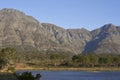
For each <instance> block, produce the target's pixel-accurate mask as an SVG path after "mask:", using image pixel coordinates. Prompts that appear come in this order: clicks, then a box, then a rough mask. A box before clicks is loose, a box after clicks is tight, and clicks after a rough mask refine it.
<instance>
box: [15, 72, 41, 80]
mask: <svg viewBox="0 0 120 80" xmlns="http://www.w3.org/2000/svg"><path fill="white" fill-rule="evenodd" d="M16 76H17V78H18V79H19V80H40V78H41V75H40V74H36V76H35V77H34V75H32V73H31V72H23V73H22V74H21V75H16Z"/></svg>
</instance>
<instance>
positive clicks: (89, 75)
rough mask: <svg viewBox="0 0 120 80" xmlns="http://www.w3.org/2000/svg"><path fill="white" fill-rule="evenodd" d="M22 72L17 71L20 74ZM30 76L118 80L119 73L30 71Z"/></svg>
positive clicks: (54, 79)
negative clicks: (38, 74)
mask: <svg viewBox="0 0 120 80" xmlns="http://www.w3.org/2000/svg"><path fill="white" fill-rule="evenodd" d="M21 72H24V71H17V73H21ZM31 72H32V74H34V75H35V74H37V73H40V74H41V75H42V77H41V79H40V80H120V71H95V72H90V71H47V70H45V71H44V70H42V71H39V70H38V71H37V70H35V71H31Z"/></svg>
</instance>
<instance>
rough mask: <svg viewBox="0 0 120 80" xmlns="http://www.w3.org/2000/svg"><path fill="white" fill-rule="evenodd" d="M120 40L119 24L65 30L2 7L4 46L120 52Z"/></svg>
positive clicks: (0, 25)
mask: <svg viewBox="0 0 120 80" xmlns="http://www.w3.org/2000/svg"><path fill="white" fill-rule="evenodd" d="M119 42H120V27H119V26H115V25H113V24H106V25H104V26H102V27H101V28H98V29H95V30H92V31H89V30H87V29H84V28H83V29H64V28H61V27H59V26H56V25H54V24H51V23H40V22H39V21H38V20H37V19H35V18H33V17H32V16H28V15H26V14H25V13H23V12H21V11H19V10H16V9H7V8H5V9H2V10H0V47H1V48H2V47H7V46H15V47H21V48H23V49H24V50H26V48H27V49H28V50H32V49H35V50H38V51H39V50H45V51H46V50H54V51H57V50H58V51H67V52H72V53H74V54H79V53H97V54H101V53H108V54H111V53H114V54H120V50H119V48H120V44H119ZM29 48H30V49H29ZM104 49H105V50H104Z"/></svg>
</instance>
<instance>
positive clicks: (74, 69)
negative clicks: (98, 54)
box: [16, 67, 120, 71]
mask: <svg viewBox="0 0 120 80" xmlns="http://www.w3.org/2000/svg"><path fill="white" fill-rule="evenodd" d="M16 70H73V71H120V67H94V68H85V67H81V68H80V67H78V68H74V67H37V68H36V67H26V68H16Z"/></svg>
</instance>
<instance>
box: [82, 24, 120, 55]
mask: <svg viewBox="0 0 120 80" xmlns="http://www.w3.org/2000/svg"><path fill="white" fill-rule="evenodd" d="M91 35H92V40H91V41H89V42H88V43H87V44H86V46H85V50H84V51H83V53H92V52H94V53H98V54H100V53H102V54H103V53H104V54H111V53H114V54H120V27H119V26H115V25H113V24H106V25H104V26H103V27H101V28H99V29H96V30H93V31H91Z"/></svg>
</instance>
